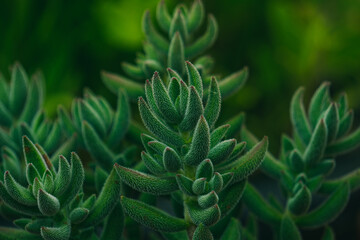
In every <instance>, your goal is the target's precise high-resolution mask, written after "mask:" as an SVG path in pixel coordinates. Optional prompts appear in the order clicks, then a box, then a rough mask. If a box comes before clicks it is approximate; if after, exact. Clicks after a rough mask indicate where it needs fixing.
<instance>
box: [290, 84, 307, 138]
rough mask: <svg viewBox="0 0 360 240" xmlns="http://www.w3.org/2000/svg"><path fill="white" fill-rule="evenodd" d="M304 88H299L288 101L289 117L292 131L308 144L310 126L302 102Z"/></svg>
mask: <svg viewBox="0 0 360 240" xmlns="http://www.w3.org/2000/svg"><path fill="white" fill-rule="evenodd" d="M303 95H304V88H303V87H301V88H299V89H298V90H297V91H296V92H295V94H294V96H293V98H292V100H291V103H290V118H291V123H292V125H293V127H294V131H295V132H296V133H297V134H298V135H299V137H300V138H301V140H302V141H303V143H305V144H308V143H309V141H310V138H311V128H310V124H309V121H308V119H307V116H306V112H305V108H304V103H303Z"/></svg>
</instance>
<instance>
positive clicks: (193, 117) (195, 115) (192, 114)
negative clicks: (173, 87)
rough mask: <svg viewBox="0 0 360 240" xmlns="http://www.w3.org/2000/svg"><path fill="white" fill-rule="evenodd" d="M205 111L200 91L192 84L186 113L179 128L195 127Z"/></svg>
mask: <svg viewBox="0 0 360 240" xmlns="http://www.w3.org/2000/svg"><path fill="white" fill-rule="evenodd" d="M184 94H186V93H184ZM180 97H181V96H180ZM180 101H181V98H180ZM203 112H204V107H203V105H202V101H201V97H200V96H199V93H198V92H197V91H196V89H195V87H194V86H191V87H190V91H189V97H188V100H187V105H186V111H185V115H184V118H183V120H182V121H181V123H180V125H179V128H180V129H181V130H182V131H189V130H192V129H194V127H195V126H196V123H197V122H198V120H199V117H200V116H201V114H203Z"/></svg>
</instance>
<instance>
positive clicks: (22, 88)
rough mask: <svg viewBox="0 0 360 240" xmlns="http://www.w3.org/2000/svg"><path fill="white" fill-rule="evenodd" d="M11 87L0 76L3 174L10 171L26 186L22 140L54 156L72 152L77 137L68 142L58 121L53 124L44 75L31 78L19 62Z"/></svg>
mask: <svg viewBox="0 0 360 240" xmlns="http://www.w3.org/2000/svg"><path fill="white" fill-rule="evenodd" d="M11 69H12V70H11V81H10V83H9V84H8V83H7V82H6V80H5V79H4V77H3V76H2V75H1V74H0V114H1V118H0V126H1V128H0V148H1V170H2V171H1V172H2V173H3V172H4V171H5V170H11V172H12V173H13V176H14V177H15V178H16V179H18V180H19V181H21V182H22V183H24V181H25V175H23V174H22V170H23V169H22V164H21V162H22V151H21V147H19V146H21V141H22V140H21V139H22V136H23V135H27V136H28V137H29V138H30V139H31V140H32V141H35V142H37V143H39V144H40V145H41V146H43V148H44V149H45V151H46V152H48V153H49V154H50V156H51V157H54V158H57V156H58V155H59V154H63V153H65V152H68V151H70V149H71V148H72V146H73V145H74V141H75V139H74V138H75V137H74V136H69V138H68V140H65V138H64V136H63V135H62V128H61V126H60V124H59V122H58V121H55V122H53V121H50V120H49V119H47V118H46V116H45V114H44V111H43V99H44V94H45V93H44V86H43V78H42V75H41V73H37V74H35V75H33V77H32V78H31V80H30V81H29V79H28V76H27V74H26V72H25V70H24V69H23V67H22V66H21V65H20V64H19V63H15V64H14V66H13V67H12V68H11Z"/></svg>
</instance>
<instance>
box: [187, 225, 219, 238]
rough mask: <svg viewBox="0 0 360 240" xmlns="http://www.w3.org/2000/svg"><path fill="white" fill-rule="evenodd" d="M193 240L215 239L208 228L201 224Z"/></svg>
mask: <svg viewBox="0 0 360 240" xmlns="http://www.w3.org/2000/svg"><path fill="white" fill-rule="evenodd" d="M192 239H193V240H213V239H214V237H213V235H212V233H211V231H210V229H209V228H208V227H206V226H205V225H204V224H202V223H200V225H199V226H197V228H196V230H195V232H194V235H193V238H192Z"/></svg>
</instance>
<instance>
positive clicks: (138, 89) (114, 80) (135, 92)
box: [101, 71, 145, 100]
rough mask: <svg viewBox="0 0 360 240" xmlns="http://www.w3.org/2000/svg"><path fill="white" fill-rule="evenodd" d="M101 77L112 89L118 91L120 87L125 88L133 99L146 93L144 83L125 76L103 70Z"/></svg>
mask: <svg viewBox="0 0 360 240" xmlns="http://www.w3.org/2000/svg"><path fill="white" fill-rule="evenodd" d="M101 78H102V80H103V82H104V83H105V85H106V86H107V87H108V89H109V90H110V91H112V92H114V93H117V91H118V90H119V88H122V89H125V90H126V92H127V94H128V96H129V98H130V99H132V100H136V99H137V98H138V97H139V96H144V95H145V92H144V87H143V86H142V84H139V83H136V82H134V81H131V80H130V79H128V78H125V77H123V76H120V75H116V74H113V73H108V72H105V71H103V72H101Z"/></svg>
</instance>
